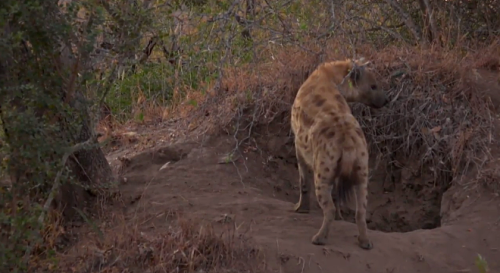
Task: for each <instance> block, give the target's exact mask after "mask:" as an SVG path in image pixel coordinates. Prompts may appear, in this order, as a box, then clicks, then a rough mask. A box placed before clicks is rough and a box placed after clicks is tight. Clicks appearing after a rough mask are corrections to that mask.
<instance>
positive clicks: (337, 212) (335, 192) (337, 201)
mask: <svg viewBox="0 0 500 273" xmlns="http://www.w3.org/2000/svg"><path fill="white" fill-rule="evenodd" d="M338 183H339V180H338V179H337V181H335V186H334V187H333V190H332V196H333V204H335V208H336V210H335V221H342V220H344V217H342V211H341V210H340V206H341V204H340V196H339V195H338V190H337V187H338V186H339V184H338Z"/></svg>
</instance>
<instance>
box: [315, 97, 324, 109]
mask: <svg viewBox="0 0 500 273" xmlns="http://www.w3.org/2000/svg"><path fill="white" fill-rule="evenodd" d="M325 102H326V100H325V99H319V100H317V101H316V102H315V103H316V106H317V107H321V106H323V104H325Z"/></svg>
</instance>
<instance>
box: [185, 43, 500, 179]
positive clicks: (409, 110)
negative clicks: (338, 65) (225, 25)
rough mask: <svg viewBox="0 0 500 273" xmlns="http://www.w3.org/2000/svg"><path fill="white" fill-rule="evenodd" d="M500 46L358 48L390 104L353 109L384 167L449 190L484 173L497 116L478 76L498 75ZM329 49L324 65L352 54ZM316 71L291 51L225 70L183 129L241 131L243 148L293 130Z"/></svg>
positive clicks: (313, 61)
mask: <svg viewBox="0 0 500 273" xmlns="http://www.w3.org/2000/svg"><path fill="white" fill-rule="evenodd" d="M498 44H499V42H498V41H497V42H495V43H493V44H491V45H490V46H488V47H483V48H479V49H477V50H472V49H471V50H470V51H469V53H467V54H464V53H463V51H461V50H459V49H456V50H446V49H443V48H440V47H428V48H419V47H414V48H409V47H387V48H385V49H383V50H376V49H374V48H371V47H369V46H363V47H359V48H358V50H357V54H358V55H362V56H365V57H366V58H368V59H370V60H372V62H373V65H372V67H373V68H374V69H375V71H377V73H379V74H380V79H381V80H382V81H384V85H385V88H386V89H387V90H388V93H389V96H390V98H391V99H392V103H390V105H389V106H388V107H386V109H383V110H379V111H377V110H373V109H369V108H367V107H365V106H364V105H360V104H352V105H351V107H352V109H353V113H354V115H355V116H356V117H357V118H358V120H359V121H360V123H361V124H362V126H363V129H364V131H365V133H366V135H367V138H368V141H369V143H370V144H371V150H372V154H373V155H374V156H377V157H378V159H379V160H382V161H379V162H385V164H387V168H389V167H390V168H392V169H393V168H399V169H401V168H409V169H411V171H412V173H414V174H417V173H427V174H430V175H431V177H432V180H433V181H434V183H435V184H436V183H441V186H442V187H444V188H446V187H447V186H449V185H450V183H451V182H452V181H457V180H460V179H461V178H462V177H463V175H464V174H465V172H467V171H470V170H471V169H475V170H480V169H481V168H482V166H484V164H486V163H487V162H488V161H489V160H490V159H491V156H490V154H489V146H490V144H491V141H492V136H491V128H492V120H493V118H492V117H493V114H492V112H491V111H492V107H491V106H492V105H491V100H490V99H489V97H488V96H485V95H486V94H485V92H483V91H484V86H485V84H487V83H484V82H483V80H482V78H481V76H480V75H479V74H478V73H479V72H478V69H489V70H496V71H498V64H499V63H500V61H499V57H498V56H500V52H499V51H500V49H499V48H500V47H499V46H498ZM328 48H329V49H330V50H328V51H326V52H327V54H326V56H325V60H332V59H343V58H345V56H342V55H341V54H340V53H339V52H349V51H348V50H347V49H346V48H345V46H343V45H341V44H338V43H335V42H332V43H330V44H329V45H328ZM319 63H320V58H319V56H318V55H312V54H308V53H304V51H303V50H302V49H301V48H297V47H289V48H283V50H281V51H280V52H277V53H276V52H275V53H274V54H273V60H269V62H260V63H259V64H258V65H247V66H246V67H237V68H228V69H227V70H226V71H225V78H224V79H223V83H222V90H221V91H220V92H219V93H218V94H215V95H210V96H206V97H205V98H204V100H203V101H202V102H199V103H198V105H199V107H197V108H196V110H197V111H195V112H194V114H193V115H191V116H190V118H189V119H186V122H187V123H190V124H193V123H195V124H197V126H199V127H201V128H200V130H199V131H198V132H199V133H205V132H207V130H208V131H211V132H212V133H217V132H220V130H222V131H225V132H226V133H230V134H235V130H238V131H239V132H237V134H235V135H239V137H238V139H239V140H238V141H239V142H240V143H242V142H243V141H244V140H247V139H249V138H250V137H251V135H252V133H253V132H252V130H255V129H256V128H257V127H258V126H261V125H273V124H274V125H279V126H282V127H283V129H284V130H289V115H290V107H291V104H292V102H293V99H294V97H295V94H296V92H297V90H298V88H299V87H300V85H301V84H302V82H303V81H304V80H305V79H306V78H307V76H308V75H309V73H310V72H311V71H312V70H313V69H314V68H315V67H316V66H317V65H318V64H319ZM497 92H498V91H497ZM235 124H236V125H235ZM235 127H237V128H235ZM264 137H266V136H265V135H264ZM409 159H410V160H409ZM409 162H415V163H412V164H409ZM407 163H408V164H407Z"/></svg>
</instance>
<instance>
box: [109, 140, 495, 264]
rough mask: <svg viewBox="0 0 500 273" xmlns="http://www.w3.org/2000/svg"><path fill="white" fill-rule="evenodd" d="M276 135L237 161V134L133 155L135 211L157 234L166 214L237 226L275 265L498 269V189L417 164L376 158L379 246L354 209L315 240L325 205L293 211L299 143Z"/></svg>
mask: <svg viewBox="0 0 500 273" xmlns="http://www.w3.org/2000/svg"><path fill="white" fill-rule="evenodd" d="M275 136H276V137H274V138H271V139H267V140H266V141H265V142H264V141H262V142H259V141H257V142H254V143H255V144H254V145H251V146H248V147H245V148H244V149H242V150H244V153H243V155H242V156H240V157H239V158H238V157H236V158H237V159H236V160H235V162H234V163H232V162H230V161H229V160H227V159H228V157H227V156H226V154H227V153H228V152H231V151H232V150H233V149H234V139H233V138H232V137H221V136H219V137H212V138H210V139H204V140H203V141H179V142H177V143H172V144H170V145H164V147H162V148H152V149H150V150H149V151H146V152H144V153H141V154H138V155H135V156H127V160H125V161H123V160H121V162H122V164H121V165H122V170H121V173H122V174H123V177H124V178H125V179H124V183H123V185H122V186H121V188H120V189H121V192H122V194H123V195H124V197H127V198H129V200H134V202H130V205H128V208H127V212H126V213H127V214H129V215H131V217H132V215H133V217H138V216H139V217H140V218H143V219H149V220H148V221H144V222H143V223H142V224H143V225H144V230H149V231H150V232H153V230H158V229H167V228H168V225H169V224H168V221H167V216H166V215H169V214H170V213H167V212H179V213H182V214H183V215H188V216H189V217H191V218H194V219H198V220H202V221H208V222H212V223H213V224H214V225H215V226H216V227H217V226H218V227H220V228H221V230H222V228H223V227H224V226H225V225H227V224H228V223H229V224H230V225H234V226H236V227H237V231H238V232H240V233H246V235H247V236H251V237H252V238H253V239H254V240H255V242H256V244H257V245H258V246H260V248H261V249H263V250H264V252H265V254H266V257H267V262H268V265H269V267H270V270H271V271H273V272H353V273H355V272H428V273H431V272H439V273H442V272H477V268H476V267H475V264H474V263H475V259H476V257H477V254H478V253H480V254H481V255H482V256H484V257H485V258H486V259H487V261H488V264H489V267H490V269H491V272H498V270H499V269H500V262H499V261H498V259H497V258H498V257H499V256H498V255H500V254H499V251H500V238H499V237H498V236H497V234H498V232H499V226H498V224H499V221H500V220H499V219H500V218H499V217H500V213H499V211H500V210H499V205H500V203H499V202H498V200H497V199H498V198H497V196H495V195H494V194H491V193H484V192H478V191H477V190H476V191H468V192H467V191H464V190H463V185H462V186H458V185H456V186H452V187H451V188H449V189H439V188H438V187H437V186H435V185H433V183H430V182H428V181H431V179H430V178H428V177H425V175H424V176H421V177H418V176H417V175H416V174H415V173H413V172H412V170H411V169H408V168H407V169H403V170H400V171H399V174H397V175H387V173H386V172H385V171H380V170H383V169H385V168H383V167H380V166H381V165H382V164H384V163H378V168H376V167H377V166H376V165H377V162H376V160H372V163H373V164H372V167H373V169H374V170H373V171H372V172H373V174H372V177H371V179H370V186H369V192H370V193H369V213H368V225H369V228H370V231H369V236H371V239H372V241H373V243H374V249H372V250H370V251H366V250H363V249H361V248H359V247H358V246H357V244H356V242H357V239H356V236H357V229H356V225H355V224H354V219H353V215H354V214H353V213H352V212H350V213H349V214H348V215H347V216H348V217H347V219H346V220H345V221H336V222H334V223H333V224H332V229H331V232H330V237H329V240H328V243H327V245H325V246H315V245H312V244H311V242H310V240H311V237H312V236H313V235H314V234H315V233H316V232H317V230H318V229H319V227H320V225H321V221H322V213H321V210H320V209H319V206H317V204H316V203H314V204H316V206H313V208H312V210H311V212H310V213H309V214H297V213H294V212H292V207H293V203H295V202H297V200H298V189H297V184H298V172H297V169H296V161H295V159H294V153H293V147H292V146H291V145H290V142H291V139H290V138H289V137H288V136H287V134H285V133H283V134H280V133H276V134H275ZM125 153H126V152H124V151H123V150H122V151H118V152H112V153H110V154H109V160H110V162H111V163H112V164H113V165H117V162H119V161H120V160H118V158H120V157H122V156H124V154H125ZM123 162H125V163H123ZM410 166H411V165H410ZM160 169H161V170H160ZM445 190H447V191H446V192H444V191H445ZM311 198H312V200H315V197H314V196H311ZM441 199H442V200H441ZM346 212H347V211H345V212H344V214H345V213H346Z"/></svg>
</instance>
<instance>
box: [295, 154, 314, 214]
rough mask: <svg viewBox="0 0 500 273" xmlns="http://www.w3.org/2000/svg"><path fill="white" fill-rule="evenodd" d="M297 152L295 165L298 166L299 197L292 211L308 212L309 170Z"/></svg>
mask: <svg viewBox="0 0 500 273" xmlns="http://www.w3.org/2000/svg"><path fill="white" fill-rule="evenodd" d="M296 153H297V165H298V166H299V190H300V197H299V202H298V203H296V204H295V206H294V211H295V212H297V213H308V212H309V209H310V197H309V191H310V188H311V181H310V175H309V174H310V172H309V170H308V168H307V165H306V163H305V161H304V159H303V157H302V156H301V155H300V153H299V151H296Z"/></svg>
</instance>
